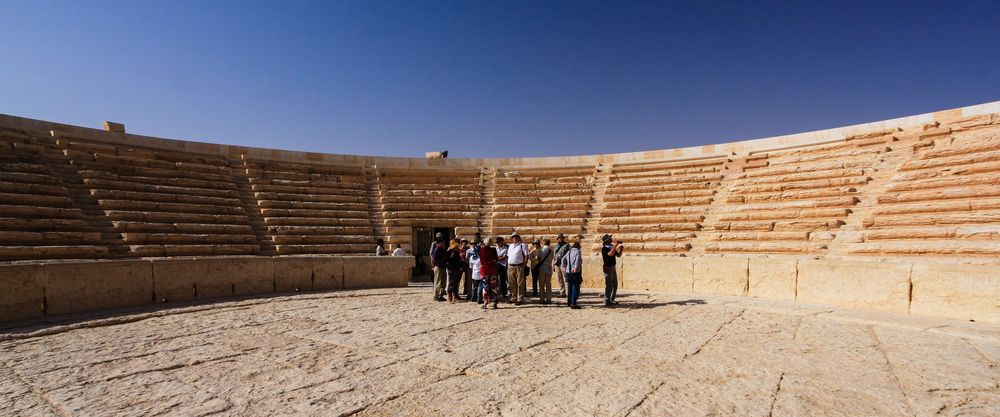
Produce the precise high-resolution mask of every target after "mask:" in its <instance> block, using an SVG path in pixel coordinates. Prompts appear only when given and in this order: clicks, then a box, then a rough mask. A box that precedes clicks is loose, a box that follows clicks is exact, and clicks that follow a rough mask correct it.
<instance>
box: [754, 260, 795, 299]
mask: <svg viewBox="0 0 1000 417" xmlns="http://www.w3.org/2000/svg"><path fill="white" fill-rule="evenodd" d="M797 264H798V260H795V259H776V258H751V259H750V276H749V277H748V282H749V285H748V288H747V295H748V296H750V297H761V298H773V299H777V300H789V301H794V300H795V279H796V275H797V273H798V269H797Z"/></svg>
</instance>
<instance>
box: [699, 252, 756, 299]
mask: <svg viewBox="0 0 1000 417" xmlns="http://www.w3.org/2000/svg"><path fill="white" fill-rule="evenodd" d="M748 261H749V260H748V259H747V258H729V257H722V258H713V257H707V256H706V257H698V258H695V259H694V286H693V291H694V292H698V293H707V294H721V295H739V296H743V295H746V293H747V277H748Z"/></svg>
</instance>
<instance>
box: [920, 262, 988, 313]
mask: <svg viewBox="0 0 1000 417" xmlns="http://www.w3.org/2000/svg"><path fill="white" fill-rule="evenodd" d="M911 280H912V281H913V299H912V301H911V304H910V313H913V314H921V315H926V316H934V317H945V318H952V319H959V320H975V321H985V322H991V323H1000V270H998V269H997V268H996V267H994V266H990V265H933V264H914V265H913V272H912V274H911Z"/></svg>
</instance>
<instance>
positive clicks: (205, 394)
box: [0, 287, 1000, 416]
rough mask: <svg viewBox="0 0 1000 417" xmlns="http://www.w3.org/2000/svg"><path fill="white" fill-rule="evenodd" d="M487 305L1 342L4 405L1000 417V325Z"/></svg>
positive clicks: (774, 310) (721, 306)
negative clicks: (487, 308) (485, 306)
mask: <svg viewBox="0 0 1000 417" xmlns="http://www.w3.org/2000/svg"><path fill="white" fill-rule="evenodd" d="M584 301H585V303H584V304H585V308H584V309H582V310H569V309H567V308H564V307H557V306H542V305H537V304H528V305H525V306H521V307H513V306H509V305H501V309H500V310H496V311H493V310H487V311H484V310H481V309H479V308H478V307H477V306H473V305H469V304H458V305H450V304H448V303H437V302H433V301H431V296H430V294H429V289H427V288H418V287H411V288H406V289H392V290H368V291H345V292H336V293H326V294H306V295H298V296H287V297H277V298H268V299H256V300H243V301H236V302H227V303H219V304H212V305H196V306H188V307H185V308H180V309H170V310H159V311H132V312H129V313H128V314H127V315H125V316H115V317H105V318H98V319H90V320H84V321H80V320H77V321H73V322H66V323H59V324H55V325H49V326H47V327H37V328H32V329H15V330H11V329H8V330H7V331H6V332H7V333H5V334H3V335H0V340H2V341H0V416H103V415H114V416H119V415H120V416H139V415H143V416H152V415H176V416H204V415H232V416H258V415H259V416H271V415H290V416H291V415H295V416H310V415H316V416H334V415H357V416H383V415H393V416H399V415H406V416H439V415H448V416H453V415H476V416H486V415H504V416H562V415H581V416H590V415H600V416H605V415H606V416H671V415H676V416H708V415H711V416H824V415H825V416H930V415H936V414H940V415H963V416H972V415H976V416H998V415H1000V387H998V382H1000V367H998V364H1000V326H997V325H988V324H979V323H964V322H955V321H944V320H936V319H924V318H916V317H908V316H896V315H884V314H874V313H863V312H855V311H844V310H836V309H832V308H827V307H820V306H806V305H798V304H792V303H784V302H774V301H764V300H754V299H738V298H730V297H715V296H704V295H692V294H670V293H643V292H628V293H625V294H623V295H622V297H621V301H622V304H621V305H620V306H619V307H617V308H612V309H607V308H603V307H598V306H597V301H598V299H597V296H596V294H594V293H593V292H590V293H588V294H585V298H584Z"/></svg>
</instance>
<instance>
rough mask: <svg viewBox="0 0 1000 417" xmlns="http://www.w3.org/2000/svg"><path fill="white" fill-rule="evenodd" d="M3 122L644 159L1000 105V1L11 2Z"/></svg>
mask: <svg viewBox="0 0 1000 417" xmlns="http://www.w3.org/2000/svg"><path fill="white" fill-rule="evenodd" d="M0 16H3V25H0V57H2V59H0V113H6V114H13V115H17V116H25V117H32V118H38V119H44V120H52V121H58V122H64V123H70V124H78V125H84V126H91V127H99V125H100V122H101V121H103V120H113V121H121V122H124V123H125V124H126V125H127V128H128V130H129V131H130V132H133V133H140V134H147V135H152V136H162V137H169V138H177V139H189V140H201V141H207V142H217V143H232V144H243V145H250V146H261V147H271V148H281V149H294V150H307V151H318V152H332V153H349V154H369V155H370V154H376V155H391V156H421V155H422V154H423V152H424V151H429V150H442V149H448V150H450V151H451V155H452V156H453V157H463V156H464V157H503V156H532V155H534V156H552V155H571V154H591V153H610V152H628V151H639V150H648V149H663V148H674V147H684V146H695V145H702V144H709V143H720V142H727V141H733V140H742V139H752V138H757V137H765V136H773V135H779V134H786V133H797V132H802V131H809V130H817V129H824V128H830V127H837V126H842V125H847V124H854V123H862V122H868V121H874V120H882V119H887V118H892V117H897V116H905V115H910V114H917V113H924V112H928V111H935V110H942V109H946V108H952V107H958V106H963V105H970V104H979V103H983V102H989V101H996V100H1000V2H996V1H992V2H989V1H954V2H918V1H913V2H900V3H895V2H889V1H879V2H871V1H869V2H857V3H851V2H828V3H827V2H812V1H794V2H767V1H757V2H720V3H714V2H708V1H692V2H670V3H658V2H634V1H622V2H585V1H567V2H541V1H524V2H500V1H488V2H480V1H455V2H431V1H403V2H383V1H357V2H337V1H328V2H300V1H287V2H278V1H275V2H257V1H249V0H248V1H239V2H222V1H197V2H195V1H192V2H185V1H170V2H167V1H152V0H150V1H124V2H108V1H86V2H85V1H69V2H55V1H45V0H39V1H9V0H0Z"/></svg>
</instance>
